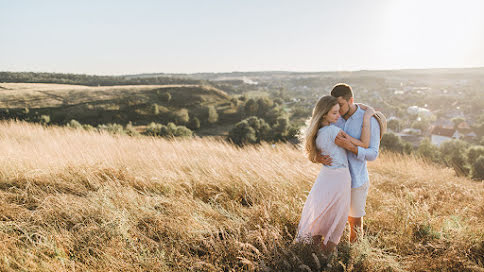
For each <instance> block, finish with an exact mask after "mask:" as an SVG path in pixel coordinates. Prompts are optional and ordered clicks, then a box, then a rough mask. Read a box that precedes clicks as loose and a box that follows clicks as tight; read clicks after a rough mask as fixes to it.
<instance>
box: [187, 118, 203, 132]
mask: <svg viewBox="0 0 484 272" xmlns="http://www.w3.org/2000/svg"><path fill="white" fill-rule="evenodd" d="M188 128H189V129H191V130H197V129H199V128H200V120H199V119H198V118H197V117H193V118H191V119H190V121H189V122H188Z"/></svg>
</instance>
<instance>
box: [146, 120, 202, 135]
mask: <svg viewBox="0 0 484 272" xmlns="http://www.w3.org/2000/svg"><path fill="white" fill-rule="evenodd" d="M143 134H145V135H149V136H161V137H190V136H192V135H193V132H192V131H191V130H190V129H188V128H187V127H185V126H176V125H175V124H174V123H171V122H170V123H168V124H167V125H166V126H165V125H163V124H156V123H154V122H152V123H150V124H149V125H148V127H147V128H146V130H145V131H144V132H143Z"/></svg>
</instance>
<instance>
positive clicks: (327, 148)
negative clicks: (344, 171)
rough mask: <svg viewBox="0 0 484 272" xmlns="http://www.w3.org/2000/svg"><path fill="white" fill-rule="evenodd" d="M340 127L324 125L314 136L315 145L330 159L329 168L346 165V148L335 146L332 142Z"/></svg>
mask: <svg viewBox="0 0 484 272" xmlns="http://www.w3.org/2000/svg"><path fill="white" fill-rule="evenodd" d="M340 130H341V129H340V128H339V127H337V126H334V125H329V126H324V127H322V128H320V129H319V130H318V136H317V137H316V146H317V147H318V148H319V149H320V150H322V151H323V154H324V155H329V156H330V157H331V159H332V164H331V166H327V167H329V168H344V167H348V158H347V157H346V150H344V149H343V148H341V147H339V146H337V145H336V144H335V143H334V140H335V139H336V135H338V132H339V131H340Z"/></svg>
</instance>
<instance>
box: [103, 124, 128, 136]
mask: <svg viewBox="0 0 484 272" xmlns="http://www.w3.org/2000/svg"><path fill="white" fill-rule="evenodd" d="M97 129H98V130H99V131H107V132H109V133H112V134H125V131H124V128H123V126H122V125H120V124H116V123H114V124H107V125H105V124H101V125H98V126H97Z"/></svg>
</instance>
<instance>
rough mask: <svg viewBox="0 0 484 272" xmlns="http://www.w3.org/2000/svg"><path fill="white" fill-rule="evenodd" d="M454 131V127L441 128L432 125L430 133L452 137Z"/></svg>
mask: <svg viewBox="0 0 484 272" xmlns="http://www.w3.org/2000/svg"><path fill="white" fill-rule="evenodd" d="M454 133H455V129H453V128H443V127H434V129H433V130H432V132H431V134H433V135H439V136H445V137H452V136H453V135H454Z"/></svg>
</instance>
